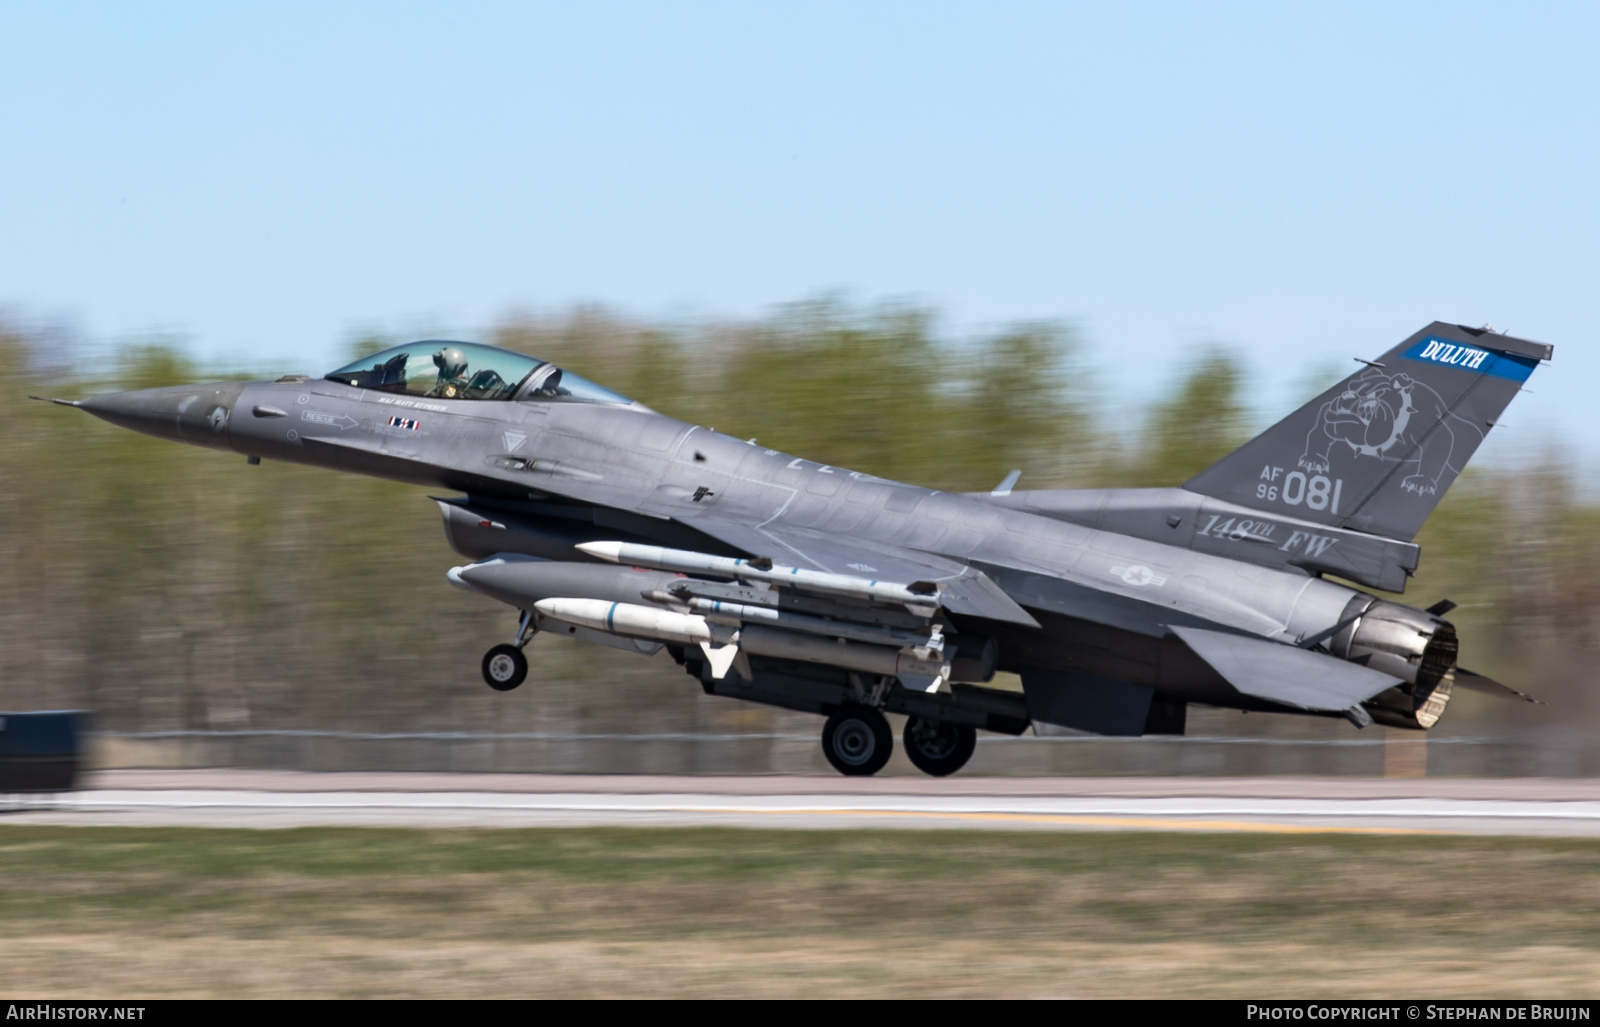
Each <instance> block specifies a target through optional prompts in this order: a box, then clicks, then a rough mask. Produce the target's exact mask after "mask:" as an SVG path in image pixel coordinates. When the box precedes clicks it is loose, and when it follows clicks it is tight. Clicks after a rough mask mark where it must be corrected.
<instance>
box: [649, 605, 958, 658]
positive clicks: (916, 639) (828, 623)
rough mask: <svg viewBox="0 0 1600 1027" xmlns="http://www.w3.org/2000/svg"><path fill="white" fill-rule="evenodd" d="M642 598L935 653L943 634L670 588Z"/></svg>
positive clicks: (718, 617)
mask: <svg viewBox="0 0 1600 1027" xmlns="http://www.w3.org/2000/svg"><path fill="white" fill-rule="evenodd" d="M642 595H643V596H644V598H646V599H648V600H650V601H651V602H652V603H663V604H673V605H678V606H686V607H688V608H689V609H691V610H693V611H695V612H696V613H699V614H701V615H702V616H704V617H706V618H708V619H710V620H712V621H719V622H723V623H728V624H732V625H734V626H737V625H739V624H741V623H743V622H746V621H757V622H759V623H762V624H770V625H772V626H773V627H775V628H783V629H785V630H786V631H803V632H805V633H806V634H808V635H826V636H828V637H830V638H849V639H853V640H854V641H857V642H867V643H870V644H872V645H892V646H896V647H900V646H913V647H921V648H927V649H931V650H932V651H933V652H934V653H935V654H937V653H940V652H943V650H944V634H943V631H942V629H941V628H940V626H938V625H935V626H934V627H933V629H932V630H933V634H932V635H919V634H918V633H916V632H915V631H899V630H896V629H894V628H881V627H877V626H876V625H871V624H853V623H851V622H849V621H838V620H830V619H829V618H827V617H813V616H811V615H810V614H806V613H793V612H791V611H789V610H777V609H774V608H773V607H770V606H751V605H749V604H745V603H725V602H723V601H722V600H720V599H706V598H704V597H701V596H679V595H674V594H673V593H671V592H661V591H654V592H645V593H642Z"/></svg>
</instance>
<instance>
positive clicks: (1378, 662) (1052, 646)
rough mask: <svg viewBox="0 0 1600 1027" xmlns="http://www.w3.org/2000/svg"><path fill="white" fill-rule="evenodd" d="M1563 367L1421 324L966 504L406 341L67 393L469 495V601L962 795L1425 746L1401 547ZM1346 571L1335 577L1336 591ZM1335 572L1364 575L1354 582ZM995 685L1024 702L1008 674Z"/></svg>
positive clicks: (1433, 680) (314, 460)
mask: <svg viewBox="0 0 1600 1027" xmlns="http://www.w3.org/2000/svg"><path fill="white" fill-rule="evenodd" d="M1551 355H1552V348H1551V347H1550V346H1547V345H1544V344H1542V343H1536V342H1529V341H1526V340H1523V339H1516V338H1512V337H1510V336H1507V335H1501V334H1496V333H1494V332H1493V331H1492V330H1488V329H1477V328H1468V327H1465V326H1461V325H1453V324H1445V323H1442V322H1435V323H1433V324H1430V325H1428V326H1427V327H1426V328H1424V329H1422V330H1421V331H1420V332H1417V333H1416V334H1415V335H1413V336H1411V337H1410V338H1408V339H1406V340H1405V341H1403V342H1401V343H1400V344H1399V345H1398V346H1395V347H1394V348H1393V349H1391V350H1389V351H1388V352H1387V353H1384V354H1383V355H1381V356H1380V357H1378V358H1377V359H1376V360H1360V361H1359V363H1360V365H1361V366H1360V367H1359V368H1358V369H1357V370H1356V371H1355V373H1353V374H1351V375H1350V376H1349V377H1348V378H1346V379H1345V380H1344V381H1342V382H1340V383H1339V384H1337V385H1334V386H1333V387H1332V388H1330V389H1328V390H1327V391H1326V392H1324V393H1322V395H1320V396H1318V397H1317V398H1316V399H1313V400H1312V401H1311V402H1309V403H1307V404H1306V405H1305V406H1303V407H1301V408H1300V409H1298V410H1296V411H1295V412H1293V413H1292V414H1290V415H1289V416H1288V417H1285V418H1284V419H1283V420H1282V421H1280V422H1278V423H1277V424H1276V425H1274V426H1273V427H1271V428H1269V429H1268V430H1267V431H1265V432H1263V433H1262V434H1261V435H1260V436H1258V437H1257V438H1255V439H1254V440H1252V441H1250V442H1248V443H1246V444H1245V445H1244V446H1243V447H1241V448H1240V449H1238V450H1236V451H1235V452H1233V453H1231V454H1229V455H1228V456H1226V457H1224V458H1222V459H1221V460H1219V461H1218V462H1217V463H1216V464H1214V465H1212V466H1211V467H1209V468H1207V469H1206V470H1204V471H1202V472H1201V473H1200V474H1198V475H1196V476H1195V477H1194V478H1192V479H1190V480H1189V481H1188V482H1186V483H1185V484H1184V485H1183V487H1181V488H1159V489H1155V488H1151V489H1091V490H1067V491H1057V490H1046V491H1018V490H1016V489H1015V488H1014V486H1015V484H1016V483H1017V480H1018V473H1019V472H1012V473H1011V474H1010V475H1009V476H1007V478H1006V479H1005V480H1004V481H1002V482H1001V483H1000V484H999V485H998V486H997V487H996V488H995V489H994V490H993V491H991V492H987V493H979V494H952V493H947V492H940V491H937V490H935V489H929V488H923V487H920V486H918V485H913V484H906V483H903V482H897V481H889V480H887V479H884V478H879V477H876V476H874V475H871V474H867V473H864V472H861V471H853V470H849V469H847V468H843V467H833V466H829V465H827V464H822V463H818V462H816V461H812V460H807V459H805V458H803V457H797V456H792V455H790V454H788V453H780V452H778V451H777V450H773V449H766V448H763V447H761V446H758V445H756V443H755V440H753V439H752V440H748V441H746V440H741V439H736V438H731V437H729V436H727V435H723V434H720V433H718V432H716V431H714V430H713V429H710V428H704V427H700V426H698V425H694V424H689V423H686V422H683V421H678V420H675V419H673V418H672V417H670V416H667V415H665V414H661V413H657V412H656V411H654V410H651V409H649V408H648V407H646V406H644V405H642V404H640V403H637V402H634V401H632V400H630V399H629V398H627V397H626V396H622V395H619V394H618V393H616V392H613V391H611V390H609V389H607V388H605V387H604V386H602V385H599V384H596V383H594V382H590V381H587V380H585V379H583V378H580V377H579V376H577V375H575V374H573V373H571V372H570V371H566V370H563V369H562V368H560V367H557V366H555V365H554V364H551V363H548V362H545V361H540V360H537V359H534V358H532V357H528V356H524V355H522V354H519V353H513V352H508V351H506V350H502V349H497V348H494V347H490V346H484V345H477V344H474V343H468V342H453V341H439V340H433V341H425V342H415V343H411V344H409V345H403V346H396V347H394V348H392V349H388V350H384V351H383V352H381V353H377V354H375V355H373V356H370V357H366V358H363V359H361V360H358V361H357V362H355V363H353V364H350V365H349V366H347V367H342V368H340V369H339V370H337V371H334V372H333V373H331V374H329V375H326V376H325V377H322V378H312V377H307V376H304V375H290V376H287V377H283V378H280V379H278V380H277V381H270V382H266V381H262V382H233V383H226V384H214V385H193V386H180V387H175V388H161V389H145V390H140V391H135V392H120V393H114V394H112V395H106V396H99V397H96V398H93V399H88V400H82V401H75V402H74V401H67V400H55V402H58V403H66V404H68V405H72V406H76V407H79V408H81V409H83V410H85V411H87V412H89V413H91V414H93V415H94V416H96V417H99V418H102V419H104V420H106V421H110V422H111V423H113V424H117V425H121V426H122V427H125V428H131V429H133V430H135V431H140V432H145V433H147V434H150V435H156V436H160V437H162V438H168V439H172V440H175V441H179V442H187V443H191V444H193V445H198V446H206V447H209V448H212V449H222V450H230V451H233V452H236V453H239V454H242V455H245V456H247V457H248V459H249V462H250V463H252V464H255V463H259V462H260V461H261V460H263V459H266V460H282V461H289V462H294V463H302V464H311V465H314V466H317V467H327V468H332V469H334V470H340V471H350V472H354V473H358V474H367V475H373V476H376V477H380V478H388V479H392V480H395V481H401V482H409V483H413V484H417V485H424V486H431V487H435V488H440V489H446V490H450V491H451V492H453V493H456V494H455V495H452V496H448V497H445V498H439V499H437V502H438V504H439V509H440V511H441V513H442V514H443V517H444V531H445V537H446V538H447V539H448V541H449V544H450V545H451V547H453V548H454V549H455V551H456V552H458V553H460V554H461V555H462V556H464V557H466V558H467V560H468V561H469V562H467V563H464V564H462V565H460V566H457V567H453V568H451V569H450V570H449V571H448V572H447V573H446V574H445V577H446V578H447V579H448V581H449V583H450V584H452V585H454V586H456V587H458V588H462V589H467V590H469V591H471V592H474V593H477V594H479V595H482V596H484V597H487V598H489V599H492V600H496V601H498V602H501V603H504V604H506V605H507V606H509V607H512V608H513V609H515V610H517V611H518V614H519V616H518V621H517V627H516V630H515V633H514V634H513V635H512V636H511V638H510V640H509V641H507V642H504V643H502V644H499V645H496V646H494V647H493V648H491V649H490V650H489V651H488V652H487V653H486V654H485V655H484V658H483V663H482V673H483V677H484V679H485V680H486V681H487V683H488V684H489V686H490V687H491V688H494V689H498V690H500V691H506V692H509V691H510V690H512V689H515V688H517V687H518V686H519V685H521V684H522V683H523V681H524V680H525V679H526V678H527V676H528V673H529V666H528V660H527V658H526V656H525V655H524V652H523V649H524V647H525V646H526V645H527V643H528V641H529V640H530V639H531V638H533V637H534V635H535V634H536V633H537V632H549V633H551V634H557V635H564V636H569V637H571V638H574V639H578V640H580V641H583V642H589V643H597V644H600V645H607V646H612V647H615V648H618V649H623V650H626V651H629V652H635V653H638V654H640V655H642V656H649V655H652V654H655V653H658V652H659V651H660V650H663V649H665V650H666V652H667V653H668V655H669V656H670V657H671V659H672V660H673V661H675V662H676V663H677V664H678V665H679V666H680V667H682V668H683V669H684V670H685V671H687V673H688V675H689V676H690V677H692V678H693V679H694V680H695V681H697V682H698V683H699V685H700V687H701V688H703V689H704V690H705V691H706V692H707V693H709V694H711V695H717V696H726V697H728V698H731V699H743V700H746V701H749V702H756V703H766V704H769V705H772V706H779V707H783V708H786V709H791V710H803V711H806V712H809V713H815V714H819V715H821V716H822V717H824V718H826V720H825V723H824V725H823V728H822V747H823V751H824V753H825V754H826V756H827V758H828V760H829V762H830V763H831V764H832V765H833V766H834V767H835V768H837V769H838V770H839V771H840V772H841V773H843V774H847V775H869V774H873V773H876V772H877V771H878V770H880V769H882V767H883V766H884V764H885V763H886V762H887V761H888V759H889V756H890V753H891V751H892V749H893V746H894V738H893V735H892V733H891V730H890V726H889V722H888V721H887V720H886V719H885V717H884V714H885V713H897V714H903V715H905V716H906V718H907V719H906V721H905V727H904V731H903V734H902V742H903V744H904V746H905V749H906V755H907V756H908V757H909V758H910V760H911V762H912V763H914V764H915V765H916V766H917V767H918V768H920V769H921V770H923V771H925V772H927V773H929V774H932V775H946V774H950V773H952V772H954V771H956V770H959V769H960V768H961V767H962V766H963V765H965V764H966V762H967V761H968V759H969V758H970V757H971V755H972V753H973V748H974V745H975V744H976V740H977V731H978V730H980V729H981V730H985V731H992V732H1000V733H1004V734H1011V735H1018V734H1021V733H1023V732H1025V731H1027V730H1029V729H1030V728H1031V729H1032V730H1033V731H1034V732H1035V733H1038V734H1050V733H1067V732H1072V731H1078V732H1092V733H1097V734H1101V735H1118V736H1139V735H1145V734H1156V735H1171V734H1182V733H1183V732H1184V726H1185V720H1186V714H1187V710H1188V708H1189V706H1190V705H1192V704H1198V705H1202V706H1209V707H1222V708H1231V709H1240V710H1250V711H1266V712H1273V713H1282V714H1296V715H1302V716H1312V717H1331V718H1344V719H1345V720H1347V721H1349V722H1350V723H1351V724H1353V725H1355V727H1357V728H1360V727H1365V726H1367V725H1369V724H1371V723H1373V722H1374V721H1376V722H1378V723H1380V724H1385V725H1389V726H1392V727H1400V728H1412V729H1417V730H1426V729H1428V728H1430V727H1432V726H1433V725H1434V724H1435V723H1437V722H1438V720H1439V717H1440V716H1441V715H1442V714H1443V713H1444V711H1445V707H1446V705H1447V704H1448V703H1449V701H1450V696H1451V693H1452V690H1453V689H1454V688H1461V687H1465V688H1472V689H1477V690H1479V691H1484V692H1489V693H1493V694H1499V695H1504V696H1509V697H1513V698H1516V697H1521V698H1527V697H1526V696H1522V693H1519V692H1515V691H1513V690H1512V689H1510V688H1508V687H1506V686H1504V685H1501V684H1499V683H1497V682H1494V681H1491V680H1489V679H1488V678H1485V677H1483V676H1481V675H1476V674H1473V673H1472V672H1470V671H1467V670H1465V669H1464V668H1461V667H1459V666H1457V663H1456V657H1457V651H1458V648H1459V646H1458V638H1457V632H1456V628H1455V626H1454V625H1452V624H1451V623H1450V621H1448V620H1446V619H1445V615H1446V614H1447V613H1449V611H1450V610H1451V609H1452V608H1453V604H1452V603H1450V602H1449V601H1447V600H1446V601H1440V602H1437V603H1435V604H1434V605H1432V606H1430V607H1428V608H1427V609H1416V608H1413V607H1410V606H1405V605H1401V604H1398V603H1394V602H1390V601H1387V600H1383V599H1379V598H1378V597H1376V596H1374V595H1372V594H1370V593H1368V592H1365V591H1362V588H1361V587H1366V588H1372V589H1380V590H1385V591H1389V592H1401V591H1403V590H1404V589H1405V587H1406V584H1407V580H1408V579H1409V578H1410V577H1411V576H1412V573H1413V572H1414V571H1415V570H1416V568H1417V564H1418V559H1419V556H1420V553H1419V548H1418V546H1417V545H1416V543H1414V542H1413V541H1412V539H1413V538H1414V537H1415V535H1416V533H1417V530H1418V529H1419V528H1420V527H1421V525H1422V523H1423V521H1424V519H1425V518H1426V517H1427V516H1428V514H1429V513H1430V512H1431V511H1432V510H1433V508H1434V507H1435V506H1436V505H1437V504H1438V502H1439V499H1440V497H1441V496H1443V495H1444V493H1445V490H1446V489H1448V488H1449V487H1450V485H1451V483H1452V482H1454V481H1455V479H1456V477H1457V476H1458V475H1459V474H1460V473H1461V469H1462V468H1463V467H1464V466H1465V465H1466V462H1467V460H1468V459H1469V458H1470V457H1471V456H1472V454H1473V452H1474V451H1475V450H1476V449H1477V448H1478V446H1479V445H1480V444H1481V443H1482V441H1483V439H1484V436H1485V435H1486V434H1487V432H1488V431H1489V429H1490V428H1491V427H1493V425H1494V423H1495V421H1496V420H1498V419H1499V417H1500V414H1501V412H1502V411H1503V410H1504V409H1505V407H1506V405H1507V404H1508V403H1509V402H1510V401H1511V399H1512V397H1513V396H1515V395H1516V393H1517V392H1518V391H1519V389H1521V387H1522V385H1523V383H1524V382H1525V381H1526V380H1527V379H1528V377H1529V375H1530V374H1531V373H1532V372H1533V370H1534V368H1535V367H1536V366H1538V364H1539V363H1540V362H1541V361H1547V360H1549V359H1550V358H1551ZM1333 579H1339V580H1333ZM1343 582H1349V583H1352V584H1353V585H1354V586H1357V587H1352V584H1345V583H1343ZM997 671H1007V672H1013V673H1015V674H1017V675H1018V676H1019V677H1020V679H1021V685H1022V688H1021V691H1020V692H1017V691H1013V690H1007V689H1002V688H995V687H992V682H993V678H994V675H995V673H996V672H997Z"/></svg>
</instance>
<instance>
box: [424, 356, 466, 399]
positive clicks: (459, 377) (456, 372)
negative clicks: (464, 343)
mask: <svg viewBox="0 0 1600 1027" xmlns="http://www.w3.org/2000/svg"><path fill="white" fill-rule="evenodd" d="M433 365H434V366H435V367H437V368H438V369H439V383H438V384H437V385H435V386H434V387H433V388H432V389H431V390H430V391H429V392H428V395H429V396H437V397H439V398H441V399H455V398H456V397H457V396H459V395H461V391H462V390H463V389H465V388H466V387H467V355H466V354H465V353H463V352H461V351H460V350H458V349H456V348H455V347H454V346H446V347H445V348H444V349H441V350H440V351H439V352H437V353H435V354H434V355H433Z"/></svg>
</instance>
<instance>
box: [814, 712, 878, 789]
mask: <svg viewBox="0 0 1600 1027" xmlns="http://www.w3.org/2000/svg"><path fill="white" fill-rule="evenodd" d="M893 752H894V732H892V731H890V730H889V722H888V721H887V720H885V719H884V717H883V714H881V713H879V712H878V711H877V710H875V709H873V708H872V707H870V706H859V705H856V704H855V703H851V704H850V705H849V706H845V707H843V708H842V709H840V710H839V711H838V712H837V713H835V714H834V715H833V716H831V717H829V718H828V722H827V723H826V724H824V725H823V726H822V754H823V755H824V756H826V757H828V762H829V763H831V764H833V769H834V770H837V771H838V772H839V773H841V774H844V775H846V776H847V777H871V776H872V775H873V774H876V773H877V772H878V771H880V770H882V769H883V766H884V764H885V763H888V762H889V756H890V754H891V753H893Z"/></svg>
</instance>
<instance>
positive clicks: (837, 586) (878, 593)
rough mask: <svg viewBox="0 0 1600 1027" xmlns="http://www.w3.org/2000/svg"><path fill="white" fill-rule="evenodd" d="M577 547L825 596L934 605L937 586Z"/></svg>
mask: <svg viewBox="0 0 1600 1027" xmlns="http://www.w3.org/2000/svg"><path fill="white" fill-rule="evenodd" d="M578 548H579V549H581V550H583V551H584V552H585V553H588V554H589V555H590V556H593V557H596V558H598V559H601V560H609V561H610V562H611V563H623V564H629V565H632V566H634V567H653V568H655V569H657V570H663V571H676V572H678V573H680V574H709V575H711V576H713V577H722V578H744V579H746V580H751V581H770V582H772V583H773V584H775V585H790V586H793V587H795V588H802V589H806V590H808V591H813V592H825V593H828V594H830V595H842V596H854V597H856V598H860V599H875V600H878V601H879V602H889V603H904V604H907V605H912V606H920V607H929V606H937V605H938V604H939V589H938V586H937V585H935V584H934V583H932V582H914V583H913V584H911V585H902V584H897V583H895V582H889V581H875V580H871V579H868V578H857V577H854V576H852V575H849V574H829V573H826V572H823V571H808V570H805V569H804V568H801V567H785V566H783V565H782V564H774V563H773V562H772V561H771V560H767V559H759V560H744V559H738V558H735V557H730V556H711V555H709V554H707V553H692V552H689V551H688V550H684V549H665V548H663V547H661V546H644V545H638V544H636V543H632V542H585V543H583V544H581V545H579V546H578Z"/></svg>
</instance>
